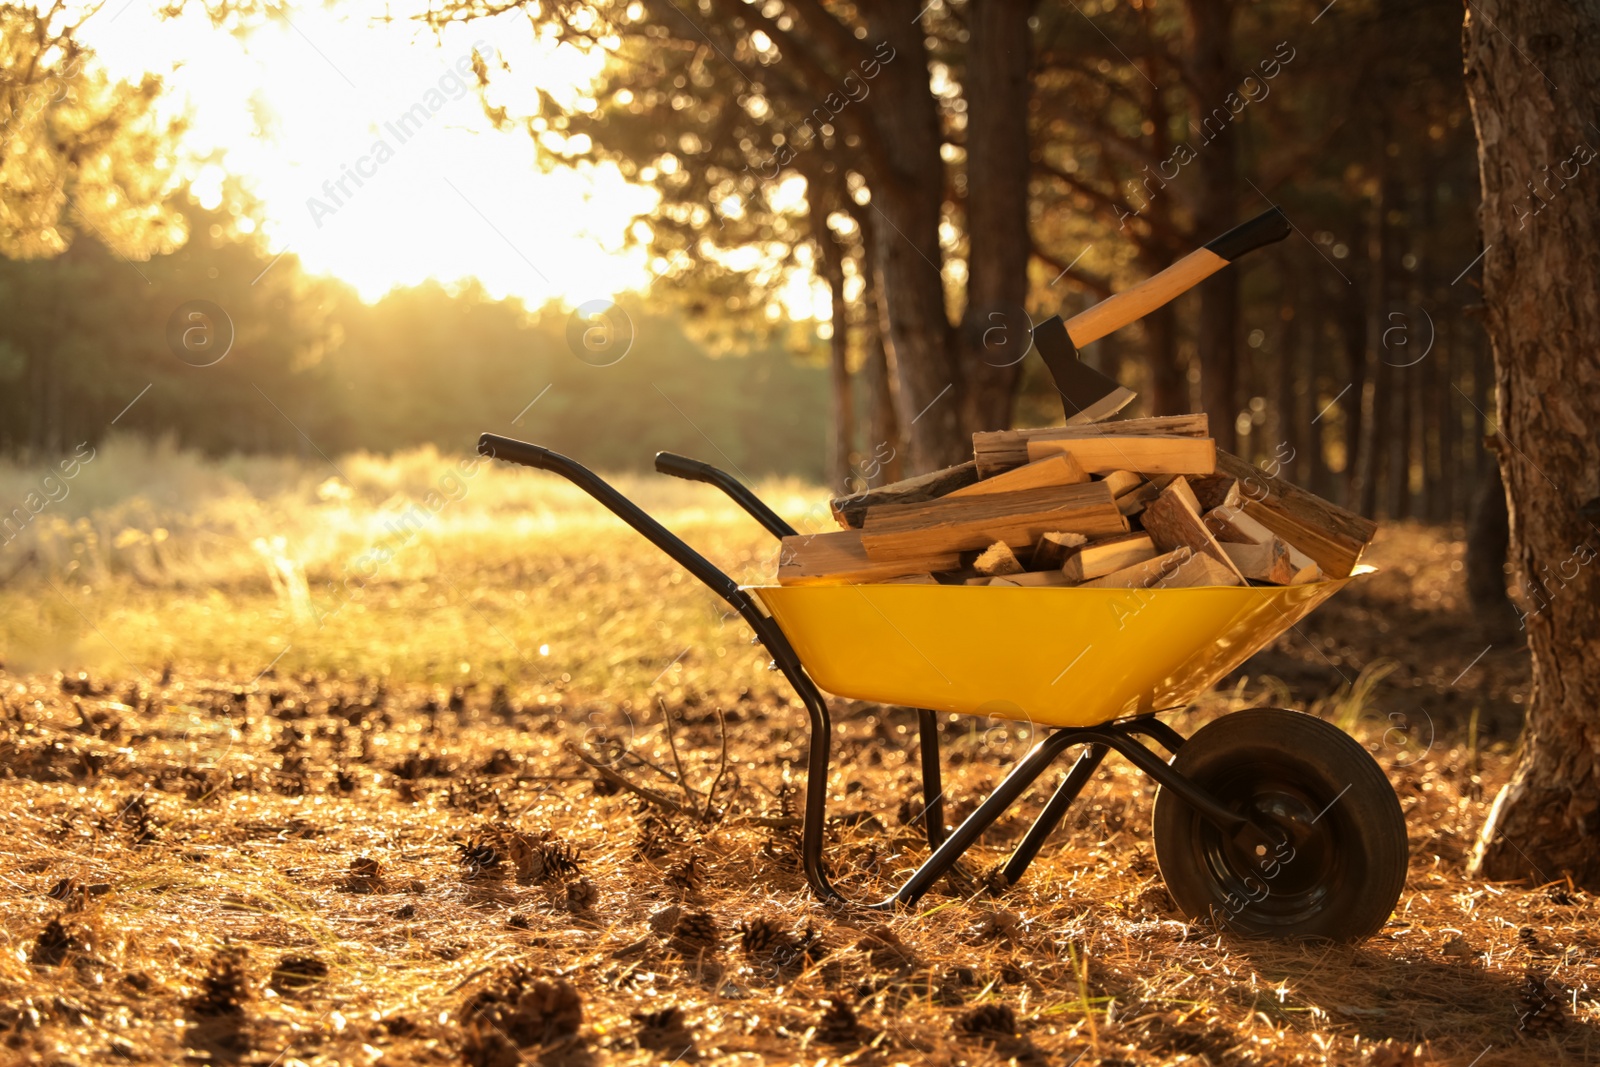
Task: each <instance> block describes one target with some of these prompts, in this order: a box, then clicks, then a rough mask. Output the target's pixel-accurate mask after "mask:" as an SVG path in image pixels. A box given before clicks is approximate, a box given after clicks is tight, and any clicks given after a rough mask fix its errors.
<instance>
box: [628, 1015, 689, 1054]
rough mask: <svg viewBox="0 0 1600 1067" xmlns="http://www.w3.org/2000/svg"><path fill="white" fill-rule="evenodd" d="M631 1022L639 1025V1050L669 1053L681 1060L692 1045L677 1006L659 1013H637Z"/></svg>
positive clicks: (684, 1021)
mask: <svg viewBox="0 0 1600 1067" xmlns="http://www.w3.org/2000/svg"><path fill="white" fill-rule="evenodd" d="M633 1021H634V1022H636V1023H638V1024H639V1032H638V1035H637V1040H638V1042H639V1047H640V1048H647V1049H652V1050H654V1051H656V1052H665V1053H669V1054H671V1055H673V1056H675V1057H677V1058H679V1059H682V1058H683V1057H684V1056H685V1055H686V1054H687V1053H688V1051H689V1049H690V1047H691V1046H692V1045H693V1044H694V1035H693V1034H692V1033H690V1032H689V1027H688V1023H687V1020H686V1019H685V1018H684V1014H683V1009H682V1008H680V1007H678V1006H677V1005H672V1006H671V1007H667V1008H662V1009H661V1010H660V1011H645V1012H637V1013H635V1014H634V1016H633Z"/></svg>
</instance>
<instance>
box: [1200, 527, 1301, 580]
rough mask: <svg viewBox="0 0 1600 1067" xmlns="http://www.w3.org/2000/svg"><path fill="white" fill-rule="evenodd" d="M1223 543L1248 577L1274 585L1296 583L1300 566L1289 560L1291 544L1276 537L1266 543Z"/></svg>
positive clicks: (1234, 562)
mask: <svg viewBox="0 0 1600 1067" xmlns="http://www.w3.org/2000/svg"><path fill="white" fill-rule="evenodd" d="M1221 544H1222V551H1224V552H1226V553H1227V554H1228V559H1229V560H1231V561H1232V562H1233V565H1234V567H1236V568H1237V569H1238V571H1239V573H1240V574H1242V575H1244V576H1245V577H1246V578H1251V579H1254V580H1255V581H1258V582H1271V583H1272V584H1273V585H1291V584H1293V583H1294V576H1295V574H1296V572H1297V570H1298V568H1296V567H1295V565H1294V564H1293V563H1291V562H1289V546H1288V545H1286V544H1284V543H1283V542H1282V541H1280V540H1278V539H1277V538H1276V537H1274V538H1273V539H1272V540H1270V541H1268V542H1266V543H1264V544H1237V543H1234V542H1231V541H1223V542H1221ZM1312 566H1316V564H1312Z"/></svg>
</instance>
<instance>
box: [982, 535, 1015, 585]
mask: <svg viewBox="0 0 1600 1067" xmlns="http://www.w3.org/2000/svg"><path fill="white" fill-rule="evenodd" d="M972 569H973V570H975V571H977V572H978V573H979V574H983V575H987V576H988V577H990V578H1001V577H1004V576H1005V575H1008V574H1021V573H1022V572H1023V570H1024V568H1023V566H1022V564H1021V563H1018V562H1017V554H1016V553H1015V552H1013V551H1011V546H1010V545H1008V544H1006V543H1005V542H1004V541H996V542H995V543H994V544H992V545H990V546H989V547H988V548H986V549H984V550H983V552H982V553H981V554H979V556H978V558H977V559H975V560H973V561H972Z"/></svg>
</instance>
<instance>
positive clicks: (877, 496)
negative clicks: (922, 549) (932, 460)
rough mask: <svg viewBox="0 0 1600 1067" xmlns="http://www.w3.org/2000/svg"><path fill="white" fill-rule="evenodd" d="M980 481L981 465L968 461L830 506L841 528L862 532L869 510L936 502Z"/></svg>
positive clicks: (844, 498)
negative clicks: (877, 507)
mask: <svg viewBox="0 0 1600 1067" xmlns="http://www.w3.org/2000/svg"><path fill="white" fill-rule="evenodd" d="M977 480H978V466H977V463H976V462H974V461H973V460H968V461H967V462H965V463H958V464H956V465H955V466H954V467H946V468H944V469H943V470H937V471H933V472H931V473H929V474H919V475H917V476H916V477H915V478H907V479H905V480H904V481H899V482H892V483H890V484H889V485H880V486H878V488H876V489H868V490H867V491H866V492H864V493H855V494H852V495H851V496H838V497H834V498H833V499H832V500H831V501H829V503H830V505H831V506H832V508H833V517H834V518H835V519H837V520H839V525H840V526H844V527H849V528H852V529H859V528H860V527H861V523H862V521H863V520H864V519H865V518H866V517H867V509H868V508H871V507H876V506H878V505H880V504H916V503H921V502H922V501H925V500H936V499H938V498H939V497H942V496H944V495H945V494H947V493H952V492H954V491H955V490H957V489H961V488H964V487H966V486H969V485H971V484H973V483H974V482H976V481H977Z"/></svg>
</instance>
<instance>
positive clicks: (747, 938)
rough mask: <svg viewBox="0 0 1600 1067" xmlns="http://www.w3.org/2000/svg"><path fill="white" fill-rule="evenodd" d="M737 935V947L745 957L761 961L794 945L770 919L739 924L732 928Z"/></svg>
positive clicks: (789, 936)
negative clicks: (742, 951)
mask: <svg viewBox="0 0 1600 1067" xmlns="http://www.w3.org/2000/svg"><path fill="white" fill-rule="evenodd" d="M734 929H735V930H737V931H738V933H739V947H740V948H741V949H743V950H744V954H745V955H746V956H752V957H754V958H756V959H762V958H765V957H767V956H770V955H772V954H773V953H774V952H779V951H782V950H783V949H785V948H788V947H790V946H791V945H793V944H794V938H793V937H792V936H791V935H790V934H789V932H788V931H787V930H785V929H784V928H783V927H781V926H779V925H778V924H777V923H775V922H773V921H772V920H771V919H768V918H765V917H760V918H755V919H751V920H750V921H749V922H741V923H740V924H739V925H737V926H736V927H734Z"/></svg>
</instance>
